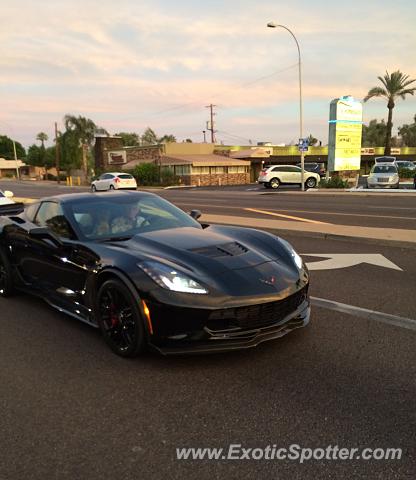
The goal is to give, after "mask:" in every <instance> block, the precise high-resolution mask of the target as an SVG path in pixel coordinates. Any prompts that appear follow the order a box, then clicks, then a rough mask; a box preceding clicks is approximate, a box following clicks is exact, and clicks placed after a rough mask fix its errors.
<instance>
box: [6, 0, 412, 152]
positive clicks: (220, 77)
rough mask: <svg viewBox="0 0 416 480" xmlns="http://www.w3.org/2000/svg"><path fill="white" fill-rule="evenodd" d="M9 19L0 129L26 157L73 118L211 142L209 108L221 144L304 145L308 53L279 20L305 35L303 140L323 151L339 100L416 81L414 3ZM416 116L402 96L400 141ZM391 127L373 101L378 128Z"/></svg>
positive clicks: (33, 9)
mask: <svg viewBox="0 0 416 480" xmlns="http://www.w3.org/2000/svg"><path fill="white" fill-rule="evenodd" d="M0 18H1V20H2V22H1V23H2V28H1V29H0V49H1V54H0V72H1V74H0V105H1V109H0V133H1V134H5V135H8V136H11V137H13V138H15V139H16V140H18V141H20V142H21V143H22V144H23V145H24V146H26V147H27V146H28V145H30V144H32V143H34V142H35V137H36V135H37V133H39V132H41V131H43V132H46V133H47V134H48V135H49V136H50V138H52V137H53V135H54V133H53V132H54V122H55V121H56V122H58V128H60V129H63V122H62V121H63V117H64V115H65V114H73V115H82V116H86V117H88V118H91V119H92V120H94V122H95V123H96V124H97V125H99V126H100V127H103V128H105V129H106V130H107V131H108V132H109V133H111V134H114V133H117V132H120V131H127V132H137V133H139V134H141V133H143V131H144V130H145V129H146V128H147V127H151V128H152V129H153V130H155V131H156V133H157V134H158V135H159V136H162V135H164V134H173V135H175V137H176V138H177V140H178V141H182V140H184V139H186V138H191V139H192V140H193V141H194V142H200V141H202V140H203V133H202V132H203V130H206V127H207V125H206V122H207V120H208V119H209V110H208V109H207V108H206V106H207V105H209V104H215V105H216V107H215V112H216V116H215V123H216V125H215V126H216V129H217V130H218V132H217V134H216V137H217V141H218V142H223V143H224V144H228V145H229V144H231V145H239V144H241V145H247V144H248V143H249V141H251V142H252V143H253V144H256V143H257V142H264V141H267V142H272V143H274V144H279V143H285V144H289V143H291V142H295V141H297V139H298V138H299V82H298V63H297V61H298V53H297V48H296V44H295V42H294V39H293V38H292V37H291V35H290V34H289V33H288V32H287V31H286V30H284V29H282V28H275V29H272V28H267V27H266V25H267V23H268V22H271V21H274V22H276V23H279V24H282V25H285V26H286V27H288V28H289V29H291V30H292V31H293V33H294V34H295V35H296V38H297V39H298V42H299V45H300V49H301V56H302V83H303V109H304V134H305V135H304V136H307V135H308V134H309V133H311V134H313V135H314V136H315V137H317V138H318V139H319V140H321V141H322V143H323V144H324V145H325V144H326V143H327V137H328V115H329V103H330V101H331V100H332V99H333V98H336V97H339V96H342V95H352V96H354V97H355V98H357V99H363V98H364V96H365V95H366V93H367V92H368V90H369V89H370V88H371V87H373V86H377V85H378V84H379V81H378V79H377V76H379V75H383V74H384V73H385V71H386V70H387V71H389V72H393V71H395V70H401V71H402V72H404V73H406V74H407V75H409V76H410V77H411V78H416V62H415V58H416V53H415V52H416V28H415V25H416V8H415V6H414V0H396V2H391V0H390V1H384V0H378V1H373V0H367V1H365V2H363V1H362V0H360V1H357V0H350V1H349V2H333V1H332V2H330V1H329V0H328V1H323V0H314V1H313V2H311V1H308V0H291V1H290V2H281V1H279V0H257V1H255V0H227V1H225V0H223V1H221V2H220V1H218V0H211V1H204V2H202V1H190V0H175V1H172V0H171V1H167V0H152V1H150V0H117V1H116V2H114V1H111V2H110V1H108V0H99V1H97V0H82V1H81V0H71V1H70V2H69V1H63V0H53V1H49V0H38V1H37V2H33V0H14V1H13V2H6V0H0ZM415 114H416V96H415V97H407V99H406V100H405V101H402V100H399V101H398V102H397V105H396V108H395V111H394V117H393V122H394V126H395V129H396V131H397V127H398V126H400V125H402V124H404V123H412V122H413V117H414V115H415ZM386 117H387V108H386V104H385V102H384V101H383V100H381V99H374V100H370V101H369V102H368V103H366V104H365V105H364V122H365V123H367V122H368V121H369V120H371V119H373V118H377V119H379V120H380V119H382V118H384V119H386ZM394 133H395V132H394ZM48 143H49V144H51V141H49V142H48Z"/></svg>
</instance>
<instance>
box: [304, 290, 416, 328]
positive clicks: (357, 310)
mask: <svg viewBox="0 0 416 480" xmlns="http://www.w3.org/2000/svg"><path fill="white" fill-rule="evenodd" d="M310 299H311V303H312V305H314V306H315V307H321V308H326V309H328V310H335V311H336V312H341V313H347V314H348V315H354V316H356V317H361V318H365V319H366V320H375V321H377V322H381V323H386V324H389V325H394V326H395V327H400V328H406V329H408V330H416V320H413V319H412V318H406V317H400V316H398V315H391V314H390V313H384V312H378V311H376V310H370V309H368V308H361V307H356V306H354V305H348V304H346V303H340V302H334V301H332V300H326V299H325V298H317V297H310Z"/></svg>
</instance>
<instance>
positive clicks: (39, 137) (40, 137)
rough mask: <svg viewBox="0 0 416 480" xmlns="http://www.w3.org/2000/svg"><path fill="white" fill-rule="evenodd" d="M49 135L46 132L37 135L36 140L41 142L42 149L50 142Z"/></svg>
mask: <svg viewBox="0 0 416 480" xmlns="http://www.w3.org/2000/svg"><path fill="white" fill-rule="evenodd" d="M48 138H49V137H48V135H47V134H46V133H45V132H39V133H38V134H37V135H36V140H39V141H40V143H41V144H42V148H45V142H46V141H47V140H48Z"/></svg>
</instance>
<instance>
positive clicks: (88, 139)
mask: <svg viewBox="0 0 416 480" xmlns="http://www.w3.org/2000/svg"><path fill="white" fill-rule="evenodd" d="M64 124H65V129H66V132H69V134H70V137H72V138H73V139H74V140H75V141H78V143H79V147H80V148H81V149H82V167H83V170H84V172H85V174H87V150H88V148H89V147H90V146H91V145H92V143H93V141H94V134H95V130H96V128H97V126H96V125H95V123H94V122H93V121H92V120H90V119H89V118H85V117H82V116H78V117H76V116H75V115H65V117H64Z"/></svg>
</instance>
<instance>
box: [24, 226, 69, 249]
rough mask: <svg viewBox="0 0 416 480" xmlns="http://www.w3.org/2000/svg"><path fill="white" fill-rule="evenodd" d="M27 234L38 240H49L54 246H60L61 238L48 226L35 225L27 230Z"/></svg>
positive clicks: (61, 244)
mask: <svg viewBox="0 0 416 480" xmlns="http://www.w3.org/2000/svg"><path fill="white" fill-rule="evenodd" d="M28 233H29V236H30V237H32V238H36V239H38V240H49V241H50V242H51V243H53V245H54V246H55V247H62V246H63V243H62V241H61V239H60V238H59V237H58V236H57V235H56V234H55V233H54V232H52V231H51V230H49V228H46V227H35V228H32V229H30V230H29V232H28Z"/></svg>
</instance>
